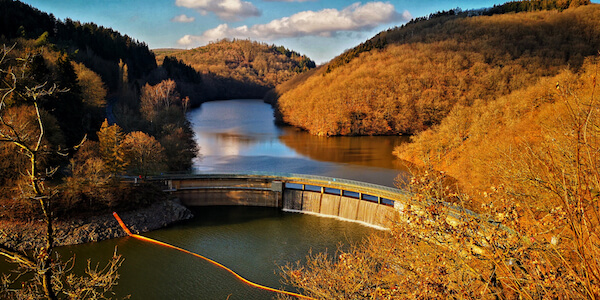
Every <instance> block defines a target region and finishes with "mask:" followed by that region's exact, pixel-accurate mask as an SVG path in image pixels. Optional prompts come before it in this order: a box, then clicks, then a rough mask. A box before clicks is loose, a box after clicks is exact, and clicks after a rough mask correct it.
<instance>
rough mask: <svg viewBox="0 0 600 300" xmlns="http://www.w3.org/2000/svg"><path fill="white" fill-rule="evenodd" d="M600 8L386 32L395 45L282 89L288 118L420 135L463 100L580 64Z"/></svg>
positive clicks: (341, 130)
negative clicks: (418, 133)
mask: <svg viewBox="0 0 600 300" xmlns="http://www.w3.org/2000/svg"><path fill="white" fill-rule="evenodd" d="M598 20H600V6H597V5H589V6H583V7H578V8H576V9H568V10H565V11H562V12H557V11H543V12H531V13H519V14H507V15H494V16H477V17H468V18H467V17H462V18H459V17H451V18H450V17H448V18H439V19H433V20H430V21H427V22H419V23H416V24H413V25H411V26H406V27H404V28H400V29H395V30H391V31H388V32H384V33H381V34H380V35H379V36H378V37H379V38H385V39H386V40H387V41H388V46H386V47H385V48H384V49H383V50H372V51H370V52H365V53H362V54H361V55H360V56H359V57H358V58H356V59H353V60H352V61H350V62H349V63H348V64H345V65H343V66H340V67H337V68H335V69H333V70H332V71H331V72H329V73H325V72H323V71H321V72H315V73H314V74H313V75H312V76H310V77H309V78H306V79H303V80H300V81H299V82H298V84H297V85H296V86H294V87H293V88H289V87H287V88H283V89H281V95H280V98H279V100H278V108H279V110H280V112H281V114H282V119H283V121H285V122H287V123H289V124H291V125H294V126H298V127H302V128H304V129H306V130H308V131H310V132H311V133H313V134H317V135H373V134H398V133H409V134H413V133H417V132H420V131H422V130H424V129H427V128H430V127H431V126H434V125H436V124H439V123H440V122H441V121H442V120H443V119H444V118H445V117H446V116H447V115H448V114H449V113H450V112H451V111H452V110H453V108H454V107H456V106H462V107H469V106H471V105H473V104H474V103H478V102H482V103H487V102H490V101H492V100H494V99H496V98H498V97H500V96H503V95H508V94H510V93H511V92H513V91H516V90H519V89H521V88H524V87H528V86H530V85H532V84H534V83H535V82H536V81H537V79H538V78H541V77H546V76H554V75H556V74H557V73H558V72H559V71H560V70H561V69H563V68H564V67H566V66H571V67H572V68H574V69H575V70H577V68H579V67H580V66H581V65H582V63H583V61H584V58H585V57H587V56H590V55H594V54H595V53H596V51H597V49H599V47H600V33H599V32H598V31H597V29H598V28H600V24H599V23H598V22H599V21H598Z"/></svg>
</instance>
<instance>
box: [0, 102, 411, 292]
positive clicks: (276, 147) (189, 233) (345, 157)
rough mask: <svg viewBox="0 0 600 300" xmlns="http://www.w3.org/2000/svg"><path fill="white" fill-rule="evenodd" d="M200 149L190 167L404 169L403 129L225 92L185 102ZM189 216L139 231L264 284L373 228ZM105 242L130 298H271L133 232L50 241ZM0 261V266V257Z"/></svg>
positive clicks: (279, 216) (248, 211) (79, 258)
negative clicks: (346, 126)
mask: <svg viewBox="0 0 600 300" xmlns="http://www.w3.org/2000/svg"><path fill="white" fill-rule="evenodd" d="M188 118H189V120H190V121H191V123H192V126H193V129H194V132H195V135H196V140H197V142H198V145H199V146H200V148H201V149H200V153H201V157H200V158H199V159H197V160H196V161H195V163H194V172H196V173H210V174H213V173H217V174H221V173H245V174H248V173H267V174H275V173H278V174H289V173H298V174H311V175H322V176H329V177H334V178H345V179H353V180H358V181H364V182H369V183H375V184H380V185H386V186H393V185H394V180H395V178H396V176H397V175H398V174H405V170H404V169H403V167H402V163H401V162H399V161H398V160H397V159H396V158H395V157H394V156H393V155H392V151H393V149H394V147H395V146H397V145H400V144H401V143H403V142H406V141H407V138H406V137H398V136H377V137H329V138H328V137H316V136H312V135H310V134H308V133H306V132H303V131H300V130H298V129H296V128H292V127H279V126H276V125H275V123H274V118H273V109H272V108H271V106H270V105H268V104H265V103H264V102H262V101H261V100H227V101H213V102H207V103H204V104H202V106H201V107H200V108H198V109H195V110H193V111H190V112H189V113H188ZM193 212H194V215H195V218H194V219H192V220H189V221H185V222H181V223H179V224H175V225H173V226H169V227H168V228H164V229H161V230H156V231H153V232H149V233H146V234H144V235H145V236H149V237H151V238H154V239H157V240H160V241H164V242H167V243H171V244H174V245H176V246H178V247H181V248H184V249H187V250H190V251H192V252H197V253H199V254H202V255H204V256H207V257H209V258H211V259H213V260H215V261H217V262H219V263H222V264H223V265H225V266H228V267H230V268H231V269H233V270H234V271H235V272H237V273H238V274H240V275H241V276H244V277H245V278H247V279H249V280H251V281H253V282H257V283H260V284H264V285H267V286H270V287H274V288H280V287H283V288H284V289H288V290H293V289H292V288H291V287H289V286H286V285H285V284H284V283H282V276H281V273H280V268H281V266H284V265H286V264H292V263H295V262H296V261H300V262H301V263H302V261H303V260H305V258H306V256H307V255H309V253H310V252H311V251H312V253H317V252H324V251H326V252H327V253H329V254H331V255H335V252H336V251H337V249H338V247H340V244H343V245H345V246H342V247H347V246H348V245H350V244H352V243H357V242H359V241H360V240H361V239H363V238H364V237H366V236H368V235H371V234H374V233H375V232H376V230H375V229H372V228H369V227H365V226H363V225H359V224H356V223H351V222H345V221H341V220H337V219H331V218H324V217H319V216H313V215H304V214H298V213H290V212H283V211H280V210H278V209H273V208H261V207H202V208H193ZM115 247H117V249H118V253H120V254H122V255H123V257H124V258H125V261H124V263H123V265H122V266H121V268H120V269H119V273H120V280H119V284H118V286H117V287H116V288H115V292H116V296H117V297H118V298H122V297H124V296H126V295H131V299H170V300H175V299H231V300H234V299H272V298H274V297H275V295H274V294H273V293H271V292H265V291H262V290H259V289H256V288H252V287H249V286H247V285H245V284H243V283H242V282H241V281H239V280H238V279H236V278H234V277H233V276H232V275H231V274H229V273H227V272H226V271H224V270H222V269H219V268H218V267H216V266H214V265H212V264H210V263H208V262H206V261H203V260H201V259H198V258H195V257H193V256H191V255H188V254H184V253H181V252H178V251H175V250H172V249H169V248H165V247H161V246H158V245H153V244H149V243H146V242H143V241H139V240H137V239H134V238H128V237H126V238H120V239H113V240H108V241H102V242H97V243H89V244H83V245H76V246H68V247H60V248H59V249H58V251H59V252H60V253H61V254H62V256H63V257H70V256H72V255H73V254H74V255H75V257H76V262H77V263H76V269H77V268H78V269H83V267H84V266H85V264H86V259H87V258H91V261H92V263H100V264H101V265H102V263H105V262H106V261H107V259H108V258H109V257H111V256H112V254H113V252H114V249H115ZM0 270H7V266H6V264H4V263H3V262H2V264H0Z"/></svg>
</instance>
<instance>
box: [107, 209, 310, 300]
mask: <svg viewBox="0 0 600 300" xmlns="http://www.w3.org/2000/svg"><path fill="white" fill-rule="evenodd" d="M113 216H114V217H115V219H117V222H119V225H121V228H123V230H124V231H125V233H127V235H129V236H131V237H134V238H136V239H139V240H142V241H146V242H151V243H154V244H157V245H161V246H165V247H168V248H171V249H175V250H178V251H181V252H184V253H187V254H190V255H193V256H195V257H198V258H201V259H204V260H206V261H208V262H210V263H212V264H213V265H215V266H217V267H220V268H222V269H224V270H225V271H227V272H229V273H231V274H232V275H233V276H235V277H236V278H237V279H239V280H240V281H242V282H243V283H245V284H247V285H249V286H252V287H255V288H258V289H262V290H266V291H270V292H275V293H280V294H285V295H288V296H294V297H297V298H300V299H315V298H312V297H308V296H304V295H301V294H297V293H292V292H288V291H284V290H279V289H274V288H271V287H268V286H264V285H260V284H258V283H254V282H252V281H250V280H248V279H246V278H244V277H242V276H240V275H239V274H237V273H236V272H234V271H233V270H231V269H230V268H228V267H226V266H224V265H222V264H220V263H218V262H216V261H214V260H212V259H210V258H208V257H204V256H202V255H200V254H198V253H194V252H191V251H188V250H185V249H183V248H179V247H177V246H173V245H171V244H167V243H165V242H161V241H157V240H155V239H151V238H148V237H145V236H141V235H139V234H134V233H132V232H131V231H129V228H127V226H125V223H124V222H123V220H121V218H120V217H119V215H118V214H117V213H116V212H113Z"/></svg>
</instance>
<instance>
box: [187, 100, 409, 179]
mask: <svg viewBox="0 0 600 300" xmlns="http://www.w3.org/2000/svg"><path fill="white" fill-rule="evenodd" d="M188 118H189V120H190V121H191V122H192V126H193V129H194V133H195V134H196V140H197V142H198V145H199V146H200V147H201V150H200V152H201V153H202V158H200V159H198V160H197V161H196V163H195V169H196V172H199V173H252V172H258V173H299V174H311V175H322V176H329V177H336V178H345V179H353V180H358V181H364V182H369V183H376V184H381V185H387V186H393V185H394V178H395V177H396V176H397V175H398V174H405V173H406V168H405V167H404V166H403V164H402V163H401V161H400V160H398V159H397V158H396V157H395V156H394V155H392V151H393V150H394V147H396V146H398V145H400V144H401V143H405V142H407V141H408V137H402V136H361V137H319V136H313V135H310V134H308V133H307V132H304V131H301V130H299V129H296V128H293V127H278V126H276V125H275V123H274V118H273V109H272V108H271V106H270V105H269V104H266V103H264V102H263V101H262V100H228V101H214V102H207V103H204V104H202V106H201V107H200V108H199V109H196V110H194V111H192V112H190V113H189V114H188Z"/></svg>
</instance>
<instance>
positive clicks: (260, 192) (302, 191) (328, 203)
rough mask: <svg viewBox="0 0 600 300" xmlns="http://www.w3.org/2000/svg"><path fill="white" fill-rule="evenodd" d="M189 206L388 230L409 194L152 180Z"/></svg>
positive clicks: (293, 180) (346, 184) (194, 178)
mask: <svg viewBox="0 0 600 300" xmlns="http://www.w3.org/2000/svg"><path fill="white" fill-rule="evenodd" d="M147 180H149V181H157V182H160V183H161V184H163V186H164V191H166V192H169V193H172V194H174V195H175V196H176V197H178V198H179V199H180V200H181V201H182V203H183V204H184V205H186V206H214V205H245V206H266V207H278V208H281V209H285V210H289V211H299V212H306V213H316V214H321V215H326V216H333V217H339V218H342V219H347V220H351V221H358V222H364V223H366V224H369V225H373V226H378V227H388V223H389V221H390V220H391V219H392V218H393V216H394V215H395V212H396V211H397V210H400V209H402V208H403V207H404V204H406V203H407V201H408V199H409V198H408V194H407V193H406V192H405V191H403V190H400V189H397V188H391V187H386V186H381V185H376V184H371V183H365V182H360V181H354V180H347V179H339V178H332V177H324V176H315V175H300V174H283V175H271V174H174V175H166V176H165V175H163V176H155V177H149V178H147Z"/></svg>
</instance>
